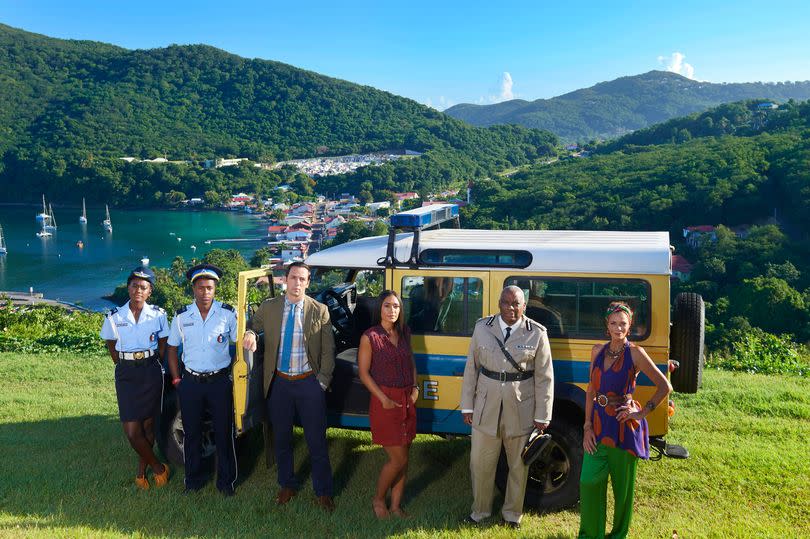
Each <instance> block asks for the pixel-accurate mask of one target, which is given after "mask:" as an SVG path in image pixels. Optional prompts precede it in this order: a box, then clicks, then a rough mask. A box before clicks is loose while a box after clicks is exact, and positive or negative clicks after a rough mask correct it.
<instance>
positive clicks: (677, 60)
mask: <svg viewBox="0 0 810 539" xmlns="http://www.w3.org/2000/svg"><path fill="white" fill-rule="evenodd" d="M685 58H686V55H685V54H683V53H682V52H677V51H676V52H673V53H672V54H671V55H670V56H669V57H666V56H659V57H658V63H659V64H661V65H664V66H666V70H667V71H670V72H672V73H677V74H679V75H683V76H684V77H686V78H687V79H694V78H695V68H694V66H692V64H688V63H686V62H684V59H685Z"/></svg>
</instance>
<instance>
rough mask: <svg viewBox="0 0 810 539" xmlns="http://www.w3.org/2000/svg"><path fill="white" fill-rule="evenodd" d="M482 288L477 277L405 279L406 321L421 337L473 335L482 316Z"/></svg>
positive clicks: (403, 290)
mask: <svg viewBox="0 0 810 539" xmlns="http://www.w3.org/2000/svg"><path fill="white" fill-rule="evenodd" d="M483 286H484V285H483V282H482V281H481V279H477V278H474V277H421V276H411V277H403V278H402V303H403V307H404V314H405V321H406V322H407V323H408V326H409V327H410V328H411V331H412V332H413V333H414V334H418V335H426V334H441V335H472V330H473V327H474V326H475V322H476V320H478V319H479V318H481V317H482V316H483Z"/></svg>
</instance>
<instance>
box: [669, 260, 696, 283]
mask: <svg viewBox="0 0 810 539" xmlns="http://www.w3.org/2000/svg"><path fill="white" fill-rule="evenodd" d="M693 267H694V266H693V265H692V264H691V263H690V262H689V261H688V260H687V259H685V258H684V257H682V256H681V255H672V277H671V279H677V280H679V281H688V280H689V277H690V276H691V274H692V268H693Z"/></svg>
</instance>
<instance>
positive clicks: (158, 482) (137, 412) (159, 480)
mask: <svg viewBox="0 0 810 539" xmlns="http://www.w3.org/2000/svg"><path fill="white" fill-rule="evenodd" d="M154 285H155V274H154V273H153V272H152V270H150V269H149V268H147V267H145V266H139V267H137V268H135V269H134V270H132V273H130V274H129V277H128V278H127V291H128V292H129V301H128V302H126V303H125V304H124V305H123V306H122V307H120V308H118V309H113V310H112V311H111V312H110V314H109V315H107V317H106V318H105V319H104V325H102V327H101V338H102V339H104V340H105V341H107V349H108V350H109V352H110V357H111V358H112V360H113V363H115V392H116V395H117V396H118V415H119V417H120V418H121V423H122V424H123V426H124V433H125V434H126V436H127V438H128V439H129V443H130V445H131V446H132V448H133V449H134V450H135V452H136V453H138V456H139V461H138V473H137V475H136V476H135V485H136V486H137V487H138V488H141V489H143V490H146V489H148V488H149V481H148V480H147V478H146V468H147V466H148V467H150V468H151V469H152V473H153V474H154V482H155V486H157V487H162V486H163V485H165V484H166V482H167V481H168V480H169V467H168V466H167V465H166V464H161V462H160V461H159V460H158V459H157V457H156V456H155V453H154V451H153V450H152V447H153V446H154V444H155V430H154V423H155V418H156V417H157V415H158V414H159V413H160V406H161V399H162V397H163V368H162V367H161V364H160V358H161V357H162V356H163V353H164V350H165V349H166V339H167V338H168V336H169V325H168V322H167V320H166V312H165V311H164V310H163V309H161V308H160V307H155V306H153V305H149V304H148V303H146V300H148V299H149V296H151V295H152V287H154Z"/></svg>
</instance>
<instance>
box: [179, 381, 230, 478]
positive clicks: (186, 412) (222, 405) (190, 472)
mask: <svg viewBox="0 0 810 539" xmlns="http://www.w3.org/2000/svg"><path fill="white" fill-rule="evenodd" d="M177 392H178V394H179V396H180V411H181V412H182V417H183V430H184V431H185V440H184V443H183V460H184V465H185V470H186V480H185V485H186V488H187V489H192V490H197V489H199V488H202V486H203V485H204V484H205V481H206V479H207V477H206V475H205V471H204V470H203V469H202V441H203V440H202V426H203V416H204V413H205V411H206V410H208V413H209V414H211V421H212V422H213V426H214V443H215V444H216V453H217V489H219V490H220V491H229V490H230V491H232V490H233V488H234V483H235V482H236V451H235V446H234V437H233V383H232V382H231V379H230V377H229V376H228V374H227V371H226V372H225V373H223V374H220V375H216V376H213V377H211V378H210V379H207V380H205V381H200V380H198V379H197V378H196V377H194V376H192V375H190V374H189V373H187V372H186V373H183V379H182V381H181V382H180V384H179V385H178V386H177Z"/></svg>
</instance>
